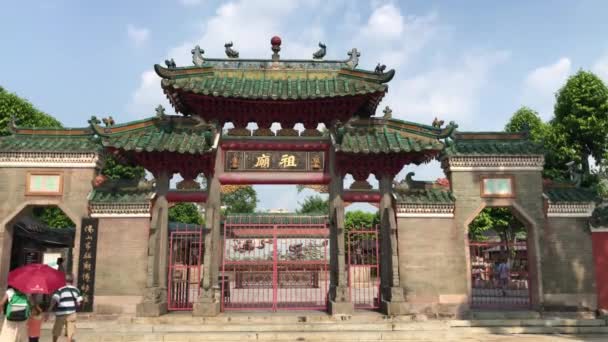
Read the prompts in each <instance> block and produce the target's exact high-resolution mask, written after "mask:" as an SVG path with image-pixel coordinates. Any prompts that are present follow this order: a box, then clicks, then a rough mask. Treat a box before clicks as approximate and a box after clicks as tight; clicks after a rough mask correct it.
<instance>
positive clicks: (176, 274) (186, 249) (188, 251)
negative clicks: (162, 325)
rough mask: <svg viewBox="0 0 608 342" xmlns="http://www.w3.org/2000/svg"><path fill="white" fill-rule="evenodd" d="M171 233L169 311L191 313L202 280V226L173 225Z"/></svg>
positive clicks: (170, 228)
mask: <svg viewBox="0 0 608 342" xmlns="http://www.w3.org/2000/svg"><path fill="white" fill-rule="evenodd" d="M169 230H170V236H169V272H168V277H169V281H168V284H169V288H168V289H167V298H168V299H167V304H168V309H169V310H170V311H186V310H192V304H193V303H194V301H195V300H196V298H197V297H198V295H199V292H200V281H201V279H202V269H203V268H202V265H203V255H204V253H203V250H204V247H205V246H204V239H203V232H204V230H203V227H202V226H198V225H191V224H183V223H177V224H175V223H172V224H170V227H169Z"/></svg>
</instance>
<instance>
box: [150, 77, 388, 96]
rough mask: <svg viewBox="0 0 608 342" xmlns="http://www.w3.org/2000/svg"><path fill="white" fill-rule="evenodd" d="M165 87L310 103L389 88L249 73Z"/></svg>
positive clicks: (166, 82) (342, 79)
mask: <svg viewBox="0 0 608 342" xmlns="http://www.w3.org/2000/svg"><path fill="white" fill-rule="evenodd" d="M161 84H162V86H163V88H166V87H172V88H173V89H179V90H183V91H186V92H192V93H195V94H201V95H208V96H216V97H230V98H243V99H254V100H255V99H262V100H266V99H272V100H308V99H318V98H328V97H342V96H355V95H366V94H373V93H384V92H385V91H386V90H387V88H388V87H387V86H386V85H384V84H378V83H374V82H370V81H366V80H356V79H352V78H350V77H344V76H341V75H337V76H333V77H328V78H323V79H319V78H309V77H303V78H289V76H288V75H286V77H285V78H281V79H272V78H270V79H264V78H250V77H248V76H247V74H246V73H242V74H241V75H239V76H232V77H229V76H215V75H210V76H206V77H200V76H197V77H191V78H178V79H164V80H162V82H161Z"/></svg>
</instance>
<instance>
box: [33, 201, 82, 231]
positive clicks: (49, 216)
mask: <svg viewBox="0 0 608 342" xmlns="http://www.w3.org/2000/svg"><path fill="white" fill-rule="evenodd" d="M32 214H33V215H34V217H35V218H37V219H38V220H39V221H40V222H42V223H44V224H46V225H47V226H48V227H49V228H71V227H76V224H74V222H72V220H71V219H70V218H69V217H68V216H67V215H66V214H65V213H64V212H63V211H62V210H61V209H59V207H56V206H45V207H35V208H34V209H33V210H32Z"/></svg>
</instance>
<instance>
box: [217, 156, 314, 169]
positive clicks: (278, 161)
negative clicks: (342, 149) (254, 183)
mask: <svg viewBox="0 0 608 342" xmlns="http://www.w3.org/2000/svg"><path fill="white" fill-rule="evenodd" d="M225 156H226V158H225V159H224V160H225V165H224V170H225V171H226V172H235V171H237V172H243V171H254V172H255V171H280V172H290V171H291V172H323V171H324V169H325V153H324V152H308V151H306V152H303V151H226V155H225Z"/></svg>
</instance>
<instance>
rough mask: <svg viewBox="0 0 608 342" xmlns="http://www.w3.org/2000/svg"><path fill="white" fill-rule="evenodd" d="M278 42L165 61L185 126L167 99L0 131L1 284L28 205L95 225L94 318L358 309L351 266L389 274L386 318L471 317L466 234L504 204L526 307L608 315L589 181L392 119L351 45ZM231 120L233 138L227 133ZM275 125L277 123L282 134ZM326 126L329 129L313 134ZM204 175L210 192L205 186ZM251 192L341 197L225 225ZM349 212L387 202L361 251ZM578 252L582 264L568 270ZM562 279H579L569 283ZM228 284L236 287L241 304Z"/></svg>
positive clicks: (87, 243) (373, 76)
mask: <svg viewBox="0 0 608 342" xmlns="http://www.w3.org/2000/svg"><path fill="white" fill-rule="evenodd" d="M271 45H272V51H273V54H272V57H271V59H267V60H262V59H240V58H238V57H235V56H238V54H235V53H234V52H235V51H233V50H231V51H230V53H229V54H228V55H229V56H228V58H227V59H212V58H206V57H205V56H204V54H203V53H204V52H203V50H202V49H201V48H199V47H198V46H197V47H195V48H194V49H193V50H192V62H193V64H194V65H192V66H184V67H178V66H176V65H175V63H174V62H173V61H172V60H169V61H166V65H167V66H166V67H162V66H160V65H156V66H155V70H156V73H157V74H158V75H159V76H160V77H161V78H162V81H161V86H162V89H163V91H164V92H165V94H166V95H167V97H168V98H169V100H170V102H171V104H172V105H173V106H174V108H175V109H176V111H177V112H178V113H180V114H181V115H167V114H166V113H165V111H164V109H163V108H162V107H160V106H159V107H158V108H157V109H156V115H155V116H153V117H150V118H147V119H143V120H140V121H135V122H129V123H125V124H114V122H113V120H111V119H106V120H104V124H105V125H101V122H100V121H99V120H98V119H97V118H95V117H93V118H91V120H90V121H89V126H88V127H85V128H77V129H41V128H35V129H34V128H24V127H17V126H15V125H13V126H12V128H11V129H12V133H11V135H9V136H6V137H1V138H0V187H1V189H2V192H1V195H0V196H2V198H1V200H2V203H3V205H2V206H0V218H1V219H2V222H4V223H3V225H2V227H0V230H1V231H2V235H1V236H2V244H1V248H2V265H0V266H1V267H0V269H1V270H2V278H1V279H3V280H5V279H6V274H7V271H8V265H9V264H8V261H7V259H10V257H9V256H10V241H11V237H12V235H11V234H12V233H11V229H10V222H11V220H12V219H13V217H14V215H16V214H15V213H18V212H19V211H20V208H23V207H25V206H27V205H28V204H37V203H42V204H52V205H58V206H60V207H61V208H65V209H66V210H67V211H68V212H69V213H70V216H71V217H73V216H75V217H82V220H81V222H78V223H77V225H78V227H77V234H76V238H75V244H74V250H73V258H74V265H77V267H76V266H75V267H74V269H75V271H76V272H77V273H78V284H79V286H80V287H81V289H82V290H83V291H84V292H85V295H86V296H87V303H88V308H89V309H91V310H93V311H96V312H100V313H123V314H124V313H136V314H137V315H140V316H157V315H161V314H164V313H166V312H167V311H168V310H169V309H176V310H177V309H187V310H192V311H193V314H194V315H216V314H218V313H219V312H220V310H222V309H223V310H230V309H235V308H239V307H240V306H239V305H242V304H243V303H242V302H238V300H235V299H234V298H238V293H246V291H245V292H243V289H245V288H247V286H250V287H251V286H253V287H256V286H262V285H263V284H264V282H265V281H266V282H268V281H270V282H271V283H270V284H267V285H268V286H269V288H271V289H272V291H271V292H268V293H270V294H272V296H275V297H273V298H270V297H269V298H265V297H264V298H263V299H260V302H263V303H266V304H264V305H269V306H270V308H273V309H281V308H282V307H283V306H287V307H292V306H293V305H296V306H297V307H298V308H306V307H308V305H312V306H314V307H320V308H327V310H328V311H329V312H331V313H351V312H353V311H354V310H355V304H354V303H353V302H354V301H353V300H352V298H353V294H352V289H349V283H352V282H349V279H348V278H349V275H350V276H351V277H352V274H353V272H350V271H349V269H348V267H349V264H361V265H365V267H368V268H369V269H372V268H374V267H376V268H379V270H377V269H374V270H373V271H369V270H368V272H373V274H374V275H378V273H379V279H380V281H379V290H378V291H376V292H370V293H372V296H373V297H375V298H374V299H373V300H372V301H371V302H370V303H371V304H369V306H371V307H375V306H376V304H374V303H376V302H375V300H377V303H379V306H380V308H381V310H383V311H384V312H386V313H388V314H406V313H412V312H424V313H432V314H437V315H440V314H443V315H454V314H458V313H462V312H465V311H467V310H468V309H469V307H470V305H469V304H470V298H471V272H470V270H469V269H468V267H469V266H470V256H469V249H468V248H469V246H468V241H467V238H466V230H467V229H466V227H465V225H466V224H468V222H470V220H471V219H472V217H474V215H476V214H477V213H478V211H479V210H481V208H483V207H484V206H509V207H514V208H516V209H517V212H518V213H519V214H520V215H522V216H523V217H525V218H526V225H527V227H528V228H529V233H528V244H527V246H528V248H529V250H528V259H529V260H530V264H531V265H530V277H529V278H530V282H531V285H530V286H531V288H532V293H531V295H530V296H531V305H532V306H533V307H534V308H537V307H541V306H543V305H545V306H548V305H554V306H557V307H572V306H576V307H586V308H595V307H596V306H597V305H596V296H595V290H594V277H593V274H594V273H593V272H594V271H593V260H592V257H591V253H590V252H589V253H587V254H584V253H583V254H584V255H580V253H578V252H577V251H575V250H573V249H569V248H565V247H564V246H563V245H562V244H564V243H565V242H566V240H571V239H577V241H579V242H580V243H581V244H583V245H584V246H587V245H589V246H590V243H591V242H590V241H591V239H590V237H589V234H588V233H586V232H584V231H583V230H582V228H581V226H584V225H585V224H586V218H587V217H588V216H589V215H590V213H591V209H592V208H593V203H592V199H591V198H589V197H584V196H576V192H577V191H579V192H580V190H581V189H576V188H564V189H560V190H559V191H557V190H555V191H554V190H551V191H549V190H544V189H543V184H542V179H541V171H542V166H543V156H542V152H541V150H539V149H538V146H537V145H535V144H534V143H532V142H530V141H528V140H527V138H526V135H525V134H524V133H522V134H500V133H456V132H455V128H456V125H455V124H453V123H450V124H449V125H447V126H445V125H444V124H443V122H442V121H439V120H437V119H435V121H434V122H433V124H432V125H424V124H417V123H411V122H406V121H402V120H398V119H393V118H392V113H391V110H390V109H389V108H388V107H387V108H386V109H385V110H384V114H383V116H375V113H376V109H377V106H378V104H379V102H380V100H381V99H382V97H383V96H384V94H385V93H386V91H387V89H388V86H387V83H388V82H389V81H390V80H391V79H392V77H393V75H394V70H389V71H385V67H384V66H383V65H378V67H376V69H375V70H372V71H366V70H361V69H357V65H358V60H359V57H360V53H359V52H358V51H357V50H356V49H353V50H352V51H350V52H348V58H347V59H345V60H341V61H331V60H323V59H322V56H321V55H320V54H316V55H315V59H312V60H284V59H281V58H280V55H279V52H280V49H281V47H280V46H281V40H280V39H279V38H278V37H273V38H272V40H271ZM251 122H254V123H256V124H257V128H256V129H255V130H253V131H252V130H249V129H247V126H248V124H249V123H251ZM226 123H232V125H233V128H231V129H229V130H227V131H223V127H224V124H226ZM273 123H279V124H280V126H281V129H280V130H278V131H276V132H275V131H273V130H271V129H270V128H271V125H272V124H273ZM296 124H302V125H303V127H304V130H302V131H298V130H296V129H295V128H294V126H295V125H296ZM319 124H323V125H324V126H325V127H326V129H324V130H321V131H320V130H318V129H317V127H318V126H319ZM107 155H112V156H114V157H116V158H118V159H120V160H122V161H124V162H128V163H134V164H137V165H141V166H143V167H145V168H146V169H147V170H149V171H150V172H151V173H152V174H153V176H154V178H155V181H154V182H153V184H152V183H146V184H120V183H114V182H109V181H106V182H105V183H104V180H103V179H101V178H100V177H96V176H95V174H96V173H98V172H99V169H100V166H101V162H102V161H103V159H104V158H105V156H107ZM436 158H438V159H440V160H441V161H442V165H443V167H444V171H445V172H446V175H447V177H448V182H446V184H443V186H441V185H437V184H436V183H429V182H420V181H414V180H412V179H411V176H409V177H407V179H406V180H404V181H402V182H401V183H398V184H396V185H395V184H394V177H395V176H396V174H397V173H399V172H400V170H402V168H403V167H404V166H405V165H409V164H415V165H419V164H421V163H426V162H428V161H430V160H433V159H436ZM175 173H179V174H180V176H181V177H182V178H183V179H184V180H183V181H181V182H180V183H179V184H178V189H179V190H170V188H169V182H170V179H171V177H172V175H174V174H175ZM201 174H202V175H204V177H206V184H207V186H206V188H205V189H200V188H199V187H197V185H198V183H197V182H195V179H196V178H197V176H199V175H201ZM347 174H350V175H352V176H353V178H354V180H355V182H354V184H353V186H351V188H350V189H344V184H343V183H344V182H343V181H344V177H345V176H346V175H347ZM370 175H374V176H375V177H376V178H377V179H378V181H379V187H378V188H377V189H373V188H371V186H369V184H368V183H367V181H366V180H367V178H368V177H369V176H370ZM33 179H36V182H33V181H32V180H33ZM102 183H103V184H102ZM246 184H308V185H321V186H323V187H325V188H326V189H327V191H328V192H329V201H330V212H329V215H328V217H322V218H318V220H317V221H315V222H312V221H314V220H313V218H310V217H308V218H304V219H302V218H297V217H296V218H293V217H291V218H287V219H286V218H280V217H279V218H276V217H275V218H268V217H263V216H259V215H258V216H255V217H249V218H246V219H243V220H245V221H238V220H237V219H235V218H230V219H226V218H224V217H222V215H221V208H220V192H221V191H222V187H226V186H230V185H246ZM556 191H557V192H556ZM544 193H546V195H543V194H544ZM556 193H559V194H560V195H559V196H555V195H554V194H556ZM186 201H187V202H198V203H201V204H202V205H204V208H205V215H206V217H205V226H204V227H198V228H197V227H194V228H192V227H190V228H184V229H180V228H179V227H177V228H176V227H172V226H171V225H170V224H169V222H168V209H169V204H170V203H172V202H186ZM352 202H372V203H375V204H376V205H377V206H378V208H379V212H380V226H379V230H378V231H377V232H376V231H375V230H374V229H373V227H368V228H369V229H368V230H362V231H361V232H362V233H361V234H364V235H365V236H372V238H371V239H370V241H372V242H368V243H363V242H357V243H356V244H353V243H352V242H349V240H348V238H349V236H350V235H348V234H347V233H346V230H345V224H344V216H345V214H344V207H345V203H352ZM283 219H284V220H287V221H281V220H283ZM260 220H262V221H260ZM264 220H267V221H264ZM277 220H278V221H277ZM302 220H303V221H302ZM311 220H312V221H311ZM309 221H310V222H309ZM555 227H558V228H559V229H557V228H555ZM573 227H576V228H573ZM578 228H581V229H580V231H576V229H578ZM355 238H358V237H355ZM282 243H285V246H284V248H283V247H281V246H280V245H281V244H282ZM266 244H268V245H273V246H274V247H273V248H268V247H267V245H266ZM372 244H373V246H372ZM351 246H355V247H353V248H356V250H355V249H353V250H349V248H350V247H351ZM303 248H308V249H309V252H310V254H311V255H312V254H314V256H311V257H308V259H306V258H295V259H293V258H292V259H289V258H290V257H289V256H288V254H289V253H292V254H294V255H296V254H297V255H299V254H302V255H304V254H303V253H302V249H303ZM292 249H293V250H292ZM252 251H255V253H257V254H255V255H253V254H251V253H252ZM281 251H282V252H284V253H285V255H286V256H285V257H284V258H283V259H282V256H281V255H279V254H280V253H282V252H281ZM233 252H234V253H236V254H234V255H233V254H231V253H233ZM250 252H251V253H250ZM351 252H352V253H355V254H356V253H359V254H361V253H364V254H365V253H367V254H368V255H372V256H371V257H365V258H364V257H362V256H361V255H354V256H351ZM247 253H250V254H251V255H248V254H247ZM264 253H265V254H264ZM298 253H299V254H298ZM585 253H586V252H585ZM237 254H238V255H237ZM258 254H259V255H258ZM260 255H262V256H261V257H260ZM374 255H375V256H374ZM575 256H576V260H577V263H576V264H571V265H570V266H564V265H563V264H560V263H558V262H556V261H555V260H556V258H561V259H562V260H568V259H570V258H574V257H575ZM249 257H253V259H247V258H249ZM256 258H258V259H259V258H264V259H265V260H266V261H268V263H267V264H268V265H269V266H268V267H269V268H264V267H262V266H260V265H262V264H264V263H263V262H262V263H260V262H258V261H259V260H257V259H256ZM366 258H367V259H366ZM296 259H297V260H296ZM287 260H291V263H288V262H287ZM255 263H257V264H258V266H256V267H257V268H256V269H253V268H251V266H250V265H251V264H255ZM264 265H265V264H264ZM351 267H352V265H351ZM547 269H549V270H551V271H550V272H548V273H544V271H545V270H547ZM581 270H582V271H581ZM244 271H246V272H244ZM247 272H248V273H247ZM255 272H257V273H255ZM324 272H325V273H324ZM559 272H562V273H560V274H559V275H558V274H557V273H559ZM563 272H567V274H563ZM254 273H255V274H254ZM184 274H187V276H185V278H184ZM327 274H328V275H327ZM369 274H371V273H369ZM282 276H284V278H285V279H283V278H281V277H282ZM556 277H560V279H561V277H566V278H568V279H570V281H566V282H563V281H562V282H559V283H558V282H556V280H555V279H556ZM218 279H221V281H219V282H218ZM281 282H283V284H290V285H293V287H294V288H297V287H298V286H303V285H302V284H312V285H310V286H311V287H314V288H315V291H312V290H311V291H309V292H306V293H307V294H305V295H302V294H301V293H300V292H297V291H295V290H294V291H295V292H291V293H295V295H293V297H292V298H291V299H289V298H288V299H285V300H282V299H281V298H282V297H281V296H283V295H282V294H281V293H288V294H287V295H286V296H288V297H289V293H290V292H286V291H283V290H282V288H281ZM192 284H194V285H192ZM199 284H200V286H198V285H199ZM235 284H236V285H235ZM320 284H323V285H322V286H321V285H320ZM306 286H308V285H306ZM287 287H289V286H287ZM226 290H228V291H232V292H231V298H232V299H231V301H227V300H226V298H225V297H226V295H227V291H226ZM238 291H241V292H238ZM282 291H283V292H282ZM260 293H261V292H260ZM264 293H265V294H264V296H266V292H264ZM193 294H194V295H193ZM184 296H185V297H184ZM302 296H309V297H306V298H307V299H306V300H302V298H303V297H302ZM184 298H185V299H184ZM241 298H245V301H247V300H249V299H251V297H241ZM232 300H235V301H232ZM298 300H299V301H300V302H298ZM294 303H295V304H294ZM298 303H304V304H301V305H300V304H298ZM245 304H247V302H245ZM359 304H361V303H359ZM363 304H365V303H363ZM366 305H367V304H366ZM245 307H246V305H245Z"/></svg>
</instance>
